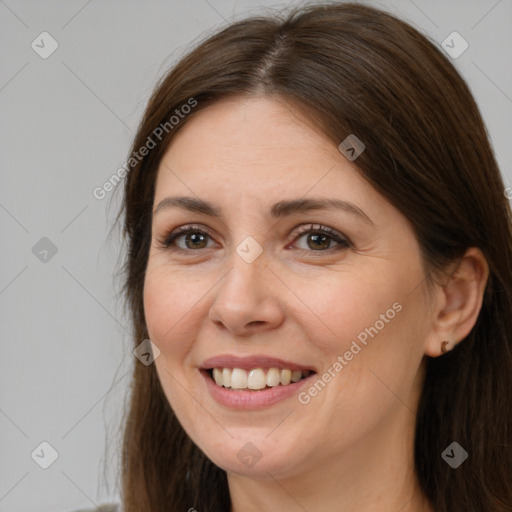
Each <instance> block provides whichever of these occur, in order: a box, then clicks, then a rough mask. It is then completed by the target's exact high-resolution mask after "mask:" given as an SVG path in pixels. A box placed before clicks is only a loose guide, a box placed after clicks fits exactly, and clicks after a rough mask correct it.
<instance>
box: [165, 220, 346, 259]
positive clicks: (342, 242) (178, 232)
mask: <svg viewBox="0 0 512 512" xmlns="http://www.w3.org/2000/svg"><path fill="white" fill-rule="evenodd" d="M310 233H311V234H323V235H328V236H329V238H330V239H331V240H333V241H334V242H336V243H337V244H339V245H338V247H335V248H334V250H335V251H338V250H342V249H348V248H350V247H352V246H353V244H352V242H351V241H350V240H349V239H348V238H347V237H345V236H343V235H341V234H340V233H338V232H337V231H335V230H334V229H331V228H329V227H327V226H322V225H321V224H308V225H303V226H300V227H299V228H298V229H297V232H296V234H295V237H294V239H293V240H292V243H294V242H296V241H297V240H298V239H299V238H301V237H302V236H303V235H305V234H310ZM187 234H200V235H207V236H209V237H210V238H211V239H213V236H212V234H211V233H210V232H209V231H208V230H207V229H204V228H201V227H199V226H197V225H186V226H181V227H179V228H177V229H175V230H174V231H172V232H171V233H169V234H168V235H166V236H165V237H164V238H163V239H159V240H157V243H158V247H159V248H160V249H165V250H172V251H179V252H187V253H191V252H192V253H196V252H197V251H202V250H205V249H206V248H203V249H182V248H181V247H177V246H176V245H175V241H176V239H177V238H179V237H180V236H183V235H187ZM172 246H174V247H172ZM299 250H301V251H306V252H318V253H322V252H327V253H329V252H331V251H332V250H333V248H332V247H331V248H329V249H321V250H318V251H315V250H308V249H299Z"/></svg>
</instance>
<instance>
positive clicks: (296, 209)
mask: <svg viewBox="0 0 512 512" xmlns="http://www.w3.org/2000/svg"><path fill="white" fill-rule="evenodd" d="M173 207H175V208H180V209H182V210H187V211H190V212H194V213H201V214H203V215H208V216H211V217H218V218H222V210H221V209H220V208H218V207H217V206H215V205H214V204H212V203H210V202H208V201H204V200H203V199H198V198H196V197H189V196H173V197H166V198H165V199H162V201H160V202H159V203H158V206H157V207H156V208H155V210H154V211H153V215H156V214H157V213H158V212H160V211H161V210H163V209H167V208H173ZM329 209H336V210H342V211H345V212H347V213H351V214H353V215H356V216H358V217H360V218H361V219H362V220H363V221H364V222H366V223H367V224H371V225H374V224H373V221H372V220H371V219H370V217H368V215H366V213H364V212H363V210H361V209H360V208H359V207H358V206H356V205H355V204H353V203H350V202H348V201H343V200H341V199H329V198H308V199H290V200H287V201H279V202H277V203H275V204H273V205H272V208H271V209H270V215H271V216H272V217H274V218H276V219H279V218H284V217H288V216H290V215H293V214H294V213H303V212H309V211H316V210H329Z"/></svg>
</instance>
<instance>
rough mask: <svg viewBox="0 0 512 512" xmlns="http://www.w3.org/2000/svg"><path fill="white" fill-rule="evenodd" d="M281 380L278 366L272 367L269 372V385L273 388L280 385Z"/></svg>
mask: <svg viewBox="0 0 512 512" xmlns="http://www.w3.org/2000/svg"><path fill="white" fill-rule="evenodd" d="M280 382H281V379H280V377H279V370H278V369H277V368H270V369H269V371H268V372H267V386H269V387H271V388H273V387H275V386H279V384H280Z"/></svg>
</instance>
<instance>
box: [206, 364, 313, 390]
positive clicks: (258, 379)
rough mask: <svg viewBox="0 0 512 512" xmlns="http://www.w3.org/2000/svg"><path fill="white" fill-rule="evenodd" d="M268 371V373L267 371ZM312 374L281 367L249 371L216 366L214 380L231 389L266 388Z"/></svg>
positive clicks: (284, 384)
mask: <svg viewBox="0 0 512 512" xmlns="http://www.w3.org/2000/svg"><path fill="white" fill-rule="evenodd" d="M265 372H266V373H265ZM310 374H311V372H310V371H308V370H304V371H301V370H293V371H292V370H287V369H284V370H280V369H279V368H268V369H267V370H264V369H263V368H254V369H253V370H250V371H247V370H243V369H241V368H214V369H213V380H214V381H215V383H216V384H217V386H223V387H225V388H231V389H255V390H258V389H265V388H266V387H276V386H279V385H281V386H287V385H288V384H290V383H293V382H299V381H300V380H301V379H302V378H303V377H308V376H309V375H310Z"/></svg>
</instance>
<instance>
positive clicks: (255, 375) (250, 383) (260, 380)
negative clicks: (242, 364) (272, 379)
mask: <svg viewBox="0 0 512 512" xmlns="http://www.w3.org/2000/svg"><path fill="white" fill-rule="evenodd" d="M266 386H267V377H266V376H265V372H264V371H263V370H262V369H261V368H256V370H251V371H250V372H249V376H248V377H247V387H248V388H249V389H263V388H264V387H266Z"/></svg>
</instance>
